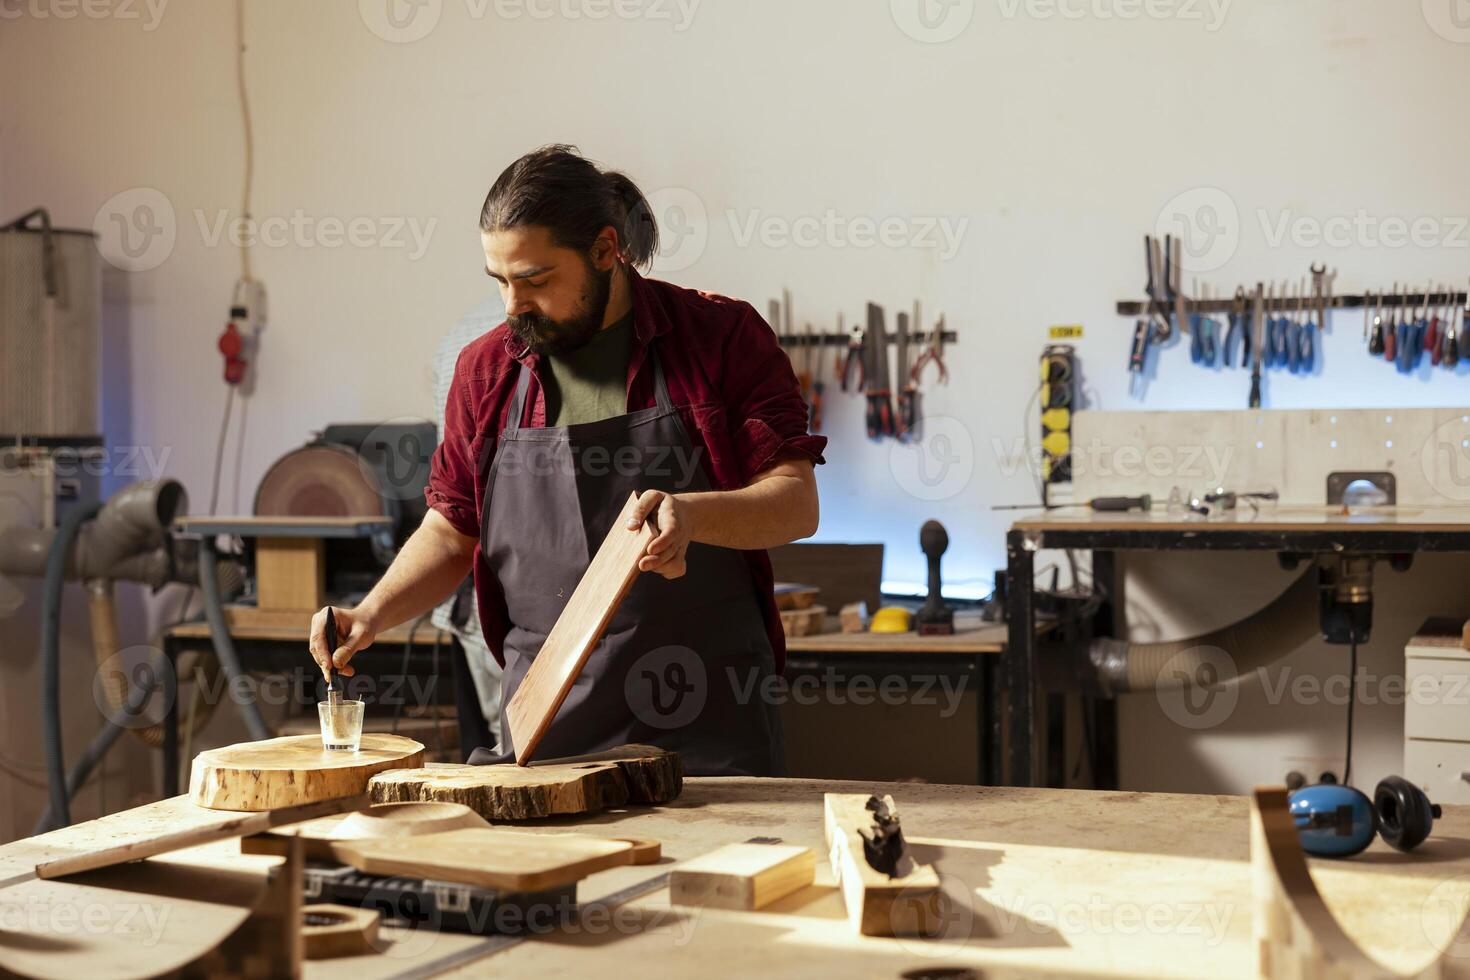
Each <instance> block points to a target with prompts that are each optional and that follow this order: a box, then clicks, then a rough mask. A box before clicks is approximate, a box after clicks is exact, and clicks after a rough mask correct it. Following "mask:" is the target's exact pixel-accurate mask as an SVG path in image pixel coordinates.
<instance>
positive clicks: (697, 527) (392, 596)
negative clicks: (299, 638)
mask: <svg viewBox="0 0 1470 980" xmlns="http://www.w3.org/2000/svg"><path fill="white" fill-rule="evenodd" d="M480 231H481V236H480V237H481V242H482V244H483V246H484V252H485V256H484V258H485V271H486V272H487V273H488V274H489V275H490V276H491V277H492V278H493V279H494V280H495V281H496V283H497V284H498V285H499V287H500V292H501V296H502V297H503V298H504V300H505V308H506V314H507V315H506V322H505V323H503V324H501V325H500V326H497V327H496V328H495V329H493V330H491V331H490V332H489V333H487V334H485V335H483V336H481V337H479V338H478V339H476V340H475V341H473V342H471V343H470V344H469V345H468V346H467V347H466V348H465V349H464V352H463V353H462V354H461V355H460V357H459V361H458V364H457V365H456V367H455V374H454V380H453V382H452V384H451V386H450V391H449V398H448V401H447V403H446V405H445V431H444V438H443V441H442V442H441V444H440V446H439V448H438V450H437V451H436V452H435V455H434V461H433V471H432V475H431V477H430V480H429V487H428V490H427V491H426V494H427V497H428V501H429V504H430V506H431V510H430V512H429V514H428V516H427V518H425V520H424V522H423V525H422V526H421V527H420V528H419V529H418V530H417V531H416V532H415V533H414V535H413V537H412V538H410V540H409V541H408V542H407V543H406V544H405V546H404V548H403V550H402V551H401V552H400V554H399V555H398V557H397V559H396V560H395V561H394V562H393V565H392V566H391V567H390V568H389V569H388V571H387V572H386V573H385V575H384V576H383V579H382V580H381V581H380V582H379V583H378V584H377V586H376V587H374V589H373V590H372V592H371V593H369V595H368V596H367V597H366V598H365V599H364V600H363V601H362V602H361V603H360V604H359V605H358V606H357V607H356V608H353V609H335V610H333V612H334V615H335V617H336V620H337V627H338V636H339V645H338V647H337V648H336V649H335V650H328V649H327V647H326V641H325V634H324V627H325V622H326V615H327V611H326V610H323V611H321V612H320V613H318V614H317V616H316V618H315V620H314V621H313V624H312V638H311V652H312V655H313V656H314V657H315V658H316V660H317V663H318V664H319V665H320V666H321V667H322V669H323V671H325V670H326V669H327V667H328V665H329V664H330V666H331V667H333V668H335V669H336V670H337V671H339V672H341V673H343V674H345V675H349V676H350V675H351V674H352V672H353V670H352V665H351V660H352V657H353V655H354V654H355V653H356V652H357V651H359V650H361V649H363V648H364V647H367V646H368V645H370V644H371V643H372V642H373V638H374V637H375V636H377V635H378V633H380V632H382V631H383V630H385V629H388V628H390V627H392V626H394V625H396V624H398V623H401V622H404V621H406V620H409V619H412V618H414V617H415V616H418V615H420V614H421V613H422V612H424V611H425V610H427V609H430V608H432V607H433V606H434V605H435V604H436V603H438V602H439V601H440V600H442V599H443V598H444V597H445V596H446V595H447V594H449V593H450V592H451V591H453V589H454V588H455V586H456V585H457V584H458V583H459V581H460V580H461V579H462V578H463V577H464V575H465V573H466V572H467V571H469V570H471V569H473V571H474V578H475V591H476V598H477V600H478V607H479V613H480V620H481V625H482V627H483V632H484V637H485V640H486V641H487V643H488V644H489V646H490V649H491V651H492V652H493V653H494V654H495V657H496V659H497V660H499V661H500V662H501V663H502V664H503V665H504V667H505V674H504V684H503V688H502V694H501V713H502V718H503V717H504V710H505V705H506V704H508V703H509V702H510V699H511V698H512V697H513V696H514V695H515V692H516V690H517V688H518V687H519V686H520V683H521V681H522V680H523V679H524V678H525V676H526V671H527V669H528V668H529V667H530V665H531V663H532V661H534V660H535V658H536V655H537V653H538V652H539V650H540V648H541V644H542V642H543V641H544V640H545V639H546V635H547V633H548V632H550V630H551V627H552V624H554V623H555V622H556V619H557V617H558V616H559V615H560V613H561V611H562V608H563V607H564V606H565V605H566V601H567V598H568V597H569V596H570V595H571V594H572V591H573V589H575V587H576V585H577V583H578V581H580V579H581V577H582V573H583V572H585V571H586V568H587V565H588V563H589V561H590V560H591V556H592V555H593V554H594V553H595V552H596V550H597V548H598V546H599V545H600V544H601V542H602V540H603V538H604V537H605V536H606V535H607V534H608V533H609V532H610V530H611V528H612V523H613V521H614V520H615V519H616V518H617V516H618V514H619V512H620V510H621V508H622V505H623V503H624V501H626V500H627V498H628V495H629V493H630V492H637V493H638V494H639V499H638V506H637V511H636V514H635V516H634V518H633V519H632V520H631V521H629V522H628V523H627V525H626V527H627V530H628V531H629V532H630V533H632V532H635V531H637V530H638V529H639V528H640V527H641V526H642V523H643V522H644V521H651V522H652V524H653V526H654V528H655V529H656V535H655V536H654V538H653V539H652V541H651V542H650V543H649V545H648V548H647V550H646V552H645V554H644V556H643V558H642V559H641V560H640V561H639V564H638V567H639V569H640V570H642V571H643V572H649V573H652V574H646V575H640V576H639V577H638V579H637V580H636V581H635V583H634V585H633V587H632V589H630V590H629V592H628V595H627V596H626V598H625V599H624V600H623V602H622V604H621V605H620V606H619V608H618V611H617V614H616V615H615V616H614V618H613V620H612V622H611V624H610V625H609V627H608V630H607V633H606V635H605V636H604V638H603V639H602V640H601V641H600V642H599V643H598V644H597V647H596V649H595V650H594V651H593V652H592V654H591V656H590V657H589V659H588V661H587V664H586V666H585V667H584V668H583V670H582V673H581V675H580V676H579V677H578V678H577V681H576V683H575V684H574V686H573V688H572V690H571V692H570V693H569V694H568V696H567V699H566V701H565V702H564V703H563V704H562V706H561V709H560V710H559V711H558V712H557V715H556V718H555V719H554V720H553V722H552V725H551V728H550V730H549V731H548V732H547V734H546V736H545V738H544V740H543V741H542V743H541V746H540V748H539V749H538V753H539V754H540V755H541V756H543V757H546V758H552V757H558V756H568V755H579V754H583V753H589V752H595V751H599V750H602V749H607V748H611V747H614V746H617V745H620V744H624V743H644V744H654V745H660V746H663V747H665V748H669V749H672V750H676V751H678V752H679V753H680V754H681V755H682V756H683V761H684V767H685V770H686V771H687V772H689V773H691V774H696V775H700V774H708V775H713V774H729V775H733V774H745V775H780V774H781V773H782V772H783V771H784V751H783V746H782V741H781V726H780V719H779V715H778V713H777V705H775V704H774V703H772V699H771V697H770V691H771V686H770V684H769V683H767V682H768V681H769V679H770V678H771V676H772V675H773V674H779V673H780V672H781V668H782V666H783V662H784V656H785V642H784V638H783V634H782V631H781V623H780V618H779V617H778V616H777V613H776V604H775V599H774V596H773V594H772V585H773V582H772V574H771V565H770V561H769V559H768V558H767V556H766V551H765V549H767V548H770V547H773V546H775V545H778V544H784V543H786V542H788V541H793V540H795V539H797V538H802V537H806V536H808V535H810V534H812V533H814V532H815V530H816V527H817V489H816V480H815V476H814V473H813V467H814V465H815V464H816V463H820V462H822V455H821V454H822V450H823V448H824V447H825V445H826V440H825V439H823V438H821V437H818V436H813V435H810V434H809V433H808V431H807V407H806V404H805V402H804V401H803V400H802V396H801V392H800V388H799V387H798V385H797V381H796V377H795V375H794V374H793V372H792V369H791V363H790V361H789V360H788V358H787V357H786V355H785V354H784V353H783V352H782V351H781V348H780V346H779V345H778V343H777V341H776V338H775V336H774V334H773V333H772V331H771V329H770V327H769V326H767V325H766V323H765V322H764V321H763V320H762V319H761V317H760V316H759V315H758V314H757V313H756V312H755V310H754V309H752V308H751V306H750V305H749V304H748V303H745V302H742V301H739V300H734V299H728V298H726V297H723V296H716V295H712V294H708V293H700V292H696V291H694V290H689V289H683V288H680V287H678V286H674V285H671V284H669V283H665V282H660V281H657V280H654V279H647V278H644V277H643V276H642V275H640V274H639V272H638V269H639V268H640V267H643V268H646V267H647V266H648V264H649V263H650V261H651V260H652V258H653V256H654V254H655V252H656V250H657V245H658V230H657V226H656V225H655V223H654V218H653V215H652V213H651V212H650V210H649V206H648V202H647V200H646V199H645V198H644V196H643V194H642V192H640V191H639V189H638V188H637V186H635V185H634V183H633V182H632V181H631V180H630V179H629V178H628V177H627V176H625V175H623V174H620V173H616V172H605V171H602V170H599V169H598V167H597V166H596V165H595V164H593V163H592V162H590V161H588V160H586V159H585V158H583V157H582V156H580V155H579V154H578V153H577V151H576V150H575V149H573V148H571V147H567V146H548V147H544V148H542V149H539V150H536V151H534V152H532V153H529V154H527V155H526V156H524V157H522V158H521V159H519V160H517V161H516V162H515V163H513V164H511V165H510V166H509V167H508V168H506V170H505V171H504V172H503V173H502V174H501V175H500V176H499V178H497V179H496V181H495V183H494V185H493V186H492V187H491V188H490V193H489V195H488V196H487V197H486V199H485V204H484V206H483V208H482V209H481V212H480ZM514 748H515V747H514V746H513V745H511V744H510V733H509V726H508V725H505V724H503V723H502V726H501V742H500V746H499V754H498V756H497V755H495V754H493V753H488V752H477V753H476V757H477V760H476V761H479V760H480V759H489V758H504V757H506V756H508V755H509V754H511V753H513V752H514Z"/></svg>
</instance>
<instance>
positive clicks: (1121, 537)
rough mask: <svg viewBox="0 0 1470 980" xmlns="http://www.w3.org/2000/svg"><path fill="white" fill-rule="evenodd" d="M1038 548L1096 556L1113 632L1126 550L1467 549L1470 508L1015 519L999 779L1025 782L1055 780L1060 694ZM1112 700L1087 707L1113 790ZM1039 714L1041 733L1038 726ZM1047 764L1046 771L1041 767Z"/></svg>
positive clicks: (1103, 783)
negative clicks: (1047, 642)
mask: <svg viewBox="0 0 1470 980" xmlns="http://www.w3.org/2000/svg"><path fill="white" fill-rule="evenodd" d="M1042 549H1062V550H1065V549H1076V550H1083V551H1090V552H1091V553H1092V562H1093V564H1092V571H1093V582H1094V589H1100V592H1099V595H1098V599H1099V603H1100V608H1099V612H1098V614H1097V616H1096V617H1095V620H1094V622H1093V624H1092V625H1093V628H1094V630H1095V633H1096V635H1103V636H1107V635H1114V634H1113V632H1112V631H1113V630H1114V629H1115V628H1116V626H1117V625H1118V612H1117V609H1116V608H1115V604H1114V601H1113V597H1116V596H1118V595H1119V594H1120V592H1119V590H1118V589H1117V587H1116V586H1117V582H1116V579H1117V555H1118V554H1119V553H1120V552H1124V553H1126V552H1128V551H1205V552H1210V551H1271V552H1277V553H1288V552H1289V553H1297V554H1303V555H1312V554H1331V555H1354V554H1358V555H1361V554H1379V555H1390V554H1394V555H1412V554H1414V553H1416V552H1420V551H1439V552H1470V507H1416V506H1400V507H1378V508H1372V509H1364V510H1362V511H1359V512H1354V513H1352V514H1345V513H1343V510H1342V508H1341V507H1325V506H1320V507H1307V506H1288V505H1280V506H1271V505H1263V506H1262V507H1261V508H1260V510H1259V511H1253V510H1251V509H1250V508H1249V507H1248V506H1247V505H1245V504H1244V503H1242V504H1241V505H1240V506H1239V507H1238V508H1237V509H1235V510H1233V511H1224V512H1221V513H1219V514H1213V515H1211V516H1209V517H1204V516H1199V515H1194V516H1189V517H1186V516H1182V515H1173V514H1169V513H1168V512H1167V511H1165V510H1163V509H1157V508H1156V509H1154V510H1152V511H1148V512H1146V513H1107V512H1095V511H1091V510H1088V509H1086V508H1083V507H1078V508H1075V509H1059V510H1052V511H1047V512H1044V513H1038V514H1035V515H1028V516H1024V517H1021V518H1020V519H1018V520H1016V521H1015V523H1013V524H1012V525H1011V528H1010V530H1009V531H1008V532H1007V534H1006V560H1007V565H1006V581H1007V609H1006V618H1007V622H1008V623H1009V626H1010V634H1009V642H1008V644H1007V648H1006V653H1005V655H1004V663H1003V664H1002V667H1001V671H1000V674H1001V686H1002V687H1003V688H1004V690H1005V691H1006V692H1007V703H1008V705H1009V717H1008V722H1007V724H1008V731H1007V735H1008V740H1007V751H1006V756H1007V758H1006V762H1007V772H1006V777H1005V781H1006V782H1007V783H1009V784H1010V785H1016V786H1031V785H1036V784H1037V783H1038V782H1041V783H1044V784H1045V785H1059V784H1060V782H1061V778H1062V776H1061V768H1062V764H1061V757H1060V745H1059V743H1060V741H1061V739H1060V735H1061V731H1060V726H1061V718H1062V711H1061V710H1060V705H1059V704H1057V703H1055V702H1057V701H1060V699H1061V695H1047V698H1048V700H1050V701H1052V702H1053V703H1050V704H1048V705H1047V706H1046V708H1047V709H1048V710H1045V711H1042V710H1040V705H1039V701H1040V692H1039V684H1038V677H1039V674H1040V671H1039V669H1038V661H1039V658H1040V657H1042V656H1044V653H1043V647H1042V645H1043V642H1044V638H1038V637H1037V634H1036V627H1035V624H1036V590H1035V557H1036V552H1037V551H1040V550H1042ZM1116 703H1117V702H1116V701H1112V700H1097V701H1095V702H1094V703H1093V707H1094V712H1093V715H1094V723H1093V732H1092V738H1093V740H1094V744H1095V745H1096V746H1097V756H1098V766H1097V773H1096V777H1097V784H1098V786H1099V787H1100V788H1109V787H1115V786H1117V778H1118V777H1117V714H1116ZM1043 717H1044V718H1045V725H1046V728H1047V732H1046V733H1045V734H1043V733H1042V732H1041V731H1040V725H1039V721H1040V720H1041V719H1042V718H1043ZM1043 759H1044V760H1045V763H1046V765H1045V771H1044V772H1042V771H1041V769H1042V766H1041V763H1042V761H1043Z"/></svg>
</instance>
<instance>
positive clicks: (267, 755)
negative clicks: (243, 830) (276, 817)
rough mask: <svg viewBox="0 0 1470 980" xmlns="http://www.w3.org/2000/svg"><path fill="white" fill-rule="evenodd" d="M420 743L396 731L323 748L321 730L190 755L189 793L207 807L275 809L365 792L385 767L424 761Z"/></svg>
mask: <svg viewBox="0 0 1470 980" xmlns="http://www.w3.org/2000/svg"><path fill="white" fill-rule="evenodd" d="M423 760H424V747H423V746H422V745H420V744H419V743H418V742H415V741H414V740H413V739H411V738H404V737H403V736H401V735H385V734H381V733H371V734H365V735H363V736H362V743H361V747H360V749H359V750H358V751H357V752H328V751H326V750H325V749H323V748H322V740H321V736H320V735H287V736H284V737H282V738H268V739H263V740H261V741H258V742H240V743H238V744H236V745H227V746H224V747H223V748H218V749H210V750H209V751H207V752H201V753H199V754H198V755H197V756H195V757H194V767H193V769H192V771H191V775H190V777H189V796H190V799H192V800H193V802H194V803H195V804H196V805H198V806H203V807H208V808H210V809H212V810H247V811H255V810H274V809H277V808H279V807H283V806H300V805H301V804H303V803H311V802H315V801H317V800H328V799H334V798H336V797H339V796H356V795H359V794H361V793H365V792H367V786H368V780H369V779H371V778H372V777H373V776H374V775H376V774H377V773H380V772H382V771H384V770H385V769H398V768H413V767H414V766H419V765H422V764H423Z"/></svg>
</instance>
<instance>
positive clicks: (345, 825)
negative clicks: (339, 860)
mask: <svg viewBox="0 0 1470 980" xmlns="http://www.w3.org/2000/svg"><path fill="white" fill-rule="evenodd" d="M488 826H490V823H489V821H487V820H486V819H485V818H484V817H482V816H480V815H479V814H478V813H476V812H475V811H474V810H471V809H470V808H469V807H467V806H463V805H461V804H459V803H378V804H375V805H373V806H370V807H367V808H366V809H363V810H357V811H355V812H353V813H339V814H336V815H335V816H330V817H321V818H320V819H317V820H307V821H305V822H304V823H297V824H292V825H290V826H288V827H278V828H276V829H275V830H272V831H270V832H268V833H266V834H262V835H258V836H254V837H242V838H241V839H240V851H241V853H243V854H282V853H284V847H285V844H286V841H287V840H288V838H291V837H299V838H300V839H301V842H302V844H303V845H304V846H305V849H306V856H307V857H308V858H310V859H312V860H318V861H335V860H336V855H335V853H334V852H333V851H332V845H333V844H335V843H338V842H341V841H354V840H382V839H384V838H392V837H417V836H421V835H423V834H437V833H440V832H441V831H445V830H462V829H464V828H466V827H488Z"/></svg>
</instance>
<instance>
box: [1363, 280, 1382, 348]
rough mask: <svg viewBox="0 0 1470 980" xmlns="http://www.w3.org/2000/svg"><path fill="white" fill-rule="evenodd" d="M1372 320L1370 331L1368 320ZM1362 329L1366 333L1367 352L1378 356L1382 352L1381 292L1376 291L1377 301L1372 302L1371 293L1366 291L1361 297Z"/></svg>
mask: <svg viewBox="0 0 1470 980" xmlns="http://www.w3.org/2000/svg"><path fill="white" fill-rule="evenodd" d="M1370 317H1371V321H1372V327H1371V331H1370V328H1369V321H1370ZM1363 331H1364V332H1365V333H1366V334H1367V335H1368V353H1369V354H1371V355H1372V356H1374V357H1378V356H1379V355H1381V354H1382V353H1383V293H1382V292H1379V293H1378V301H1377V302H1376V303H1375V302H1373V294H1372V293H1368V294H1366V295H1365V296H1364V297H1363Z"/></svg>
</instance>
